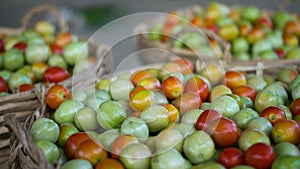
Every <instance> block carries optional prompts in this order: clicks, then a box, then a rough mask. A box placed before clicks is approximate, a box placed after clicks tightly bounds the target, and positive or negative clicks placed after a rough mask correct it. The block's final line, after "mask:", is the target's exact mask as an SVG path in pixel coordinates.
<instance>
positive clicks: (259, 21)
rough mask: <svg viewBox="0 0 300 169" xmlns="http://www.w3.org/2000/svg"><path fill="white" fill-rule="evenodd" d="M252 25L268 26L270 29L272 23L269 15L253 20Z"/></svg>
mask: <svg viewBox="0 0 300 169" xmlns="http://www.w3.org/2000/svg"><path fill="white" fill-rule="evenodd" d="M254 27H268V28H270V29H272V28H273V24H272V21H271V19H270V18H269V17H261V18H259V19H257V20H256V21H255V23H254Z"/></svg>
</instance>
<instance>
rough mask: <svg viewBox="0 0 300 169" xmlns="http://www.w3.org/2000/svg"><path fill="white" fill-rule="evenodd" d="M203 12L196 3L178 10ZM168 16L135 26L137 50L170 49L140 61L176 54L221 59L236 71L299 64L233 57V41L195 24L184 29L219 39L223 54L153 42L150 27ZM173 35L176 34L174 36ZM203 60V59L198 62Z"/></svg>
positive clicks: (298, 61) (156, 60) (157, 60)
mask: <svg viewBox="0 0 300 169" xmlns="http://www.w3.org/2000/svg"><path fill="white" fill-rule="evenodd" d="M290 1H291V0H285V1H283V2H282V3H281V4H279V6H278V9H279V10H283V9H284V8H285V7H286V6H287V5H289V4H290ZM201 11H203V8H202V7H201V6H198V5H193V6H191V7H188V8H182V9H178V10H176V12H177V13H178V14H179V15H184V16H192V15H193V14H194V13H199V12H201ZM264 12H265V13H267V14H271V13H272V12H273V11H269V10H264ZM165 17H166V15H163V16H162V17H157V18H151V19H150V20H148V21H145V22H144V23H141V24H139V25H137V26H136V27H135V29H134V33H135V34H136V36H135V47H136V51H139V50H144V49H149V48H156V49H163V50H167V51H169V52H164V53H163V54H161V53H162V52H161V53H160V55H157V54H156V53H154V52H155V50H152V51H149V52H141V54H140V57H141V60H142V61H143V62H144V63H145V64H149V63H161V62H165V61H169V59H170V58H171V57H170V55H173V56H177V57H183V58H188V59H192V60H196V61H197V60H198V62H214V61H221V62H222V64H223V65H224V68H225V69H233V70H249V71H250V70H252V71H255V70H258V69H260V70H261V69H266V68H267V69H270V68H271V67H275V68H276V67H277V68H278V66H279V67H280V66H288V65H290V66H293V65H300V59H278V60H263V59H252V60H250V61H239V60H234V59H233V58H232V55H231V49H230V48H231V46H230V43H229V42H227V41H225V40H224V39H222V38H221V37H219V36H218V35H216V34H214V33H212V32H211V31H209V30H205V29H199V28H196V27H195V26H192V25H191V26H189V27H187V28H184V30H183V31H181V32H179V33H183V32H195V33H202V34H204V35H205V36H207V37H208V38H210V39H214V40H216V41H217V42H218V43H219V44H220V45H221V47H222V51H223V54H224V57H221V58H219V57H207V56H203V55H202V54H201V53H199V52H198V53H196V52H193V51H191V50H188V49H179V48H174V47H173V46H172V45H170V44H165V43H162V42H160V41H153V40H151V39H150V37H149V29H150V28H151V27H153V26H154V25H155V24H157V23H162V22H163V21H164V20H165ZM171 36H172V37H175V38H176V36H177V35H171ZM199 60H200V61H199ZM256 73H257V74H262V72H261V71H256Z"/></svg>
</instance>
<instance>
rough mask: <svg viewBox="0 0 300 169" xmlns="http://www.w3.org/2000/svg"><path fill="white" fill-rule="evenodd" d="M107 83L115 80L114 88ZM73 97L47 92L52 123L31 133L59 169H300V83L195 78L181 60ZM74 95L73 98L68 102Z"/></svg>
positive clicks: (229, 74) (290, 76) (212, 75)
mask: <svg viewBox="0 0 300 169" xmlns="http://www.w3.org/2000/svg"><path fill="white" fill-rule="evenodd" d="M112 79H113V80H112ZM112 79H102V80H100V81H99V82H98V83H97V84H96V85H95V87H94V88H91V89H87V90H86V91H79V90H74V91H72V92H70V91H69V90H68V89H67V88H65V87H64V86H61V85H55V86H53V87H52V88H51V89H50V90H49V91H48V93H47V96H46V101H47V104H48V106H49V107H51V108H52V109H53V110H54V113H53V114H52V115H51V118H40V119H38V120H36V121H35V122H34V123H33V125H32V127H31V130H30V134H31V136H32V138H33V140H34V141H35V142H36V144H37V145H38V147H39V148H41V150H42V152H43V153H44V155H45V157H46V160H48V162H49V163H51V164H53V165H61V168H62V169H76V168H80V169H82V168H87V169H93V168H96V169H100V168H101V169H102V168H109V167H115V168H120V169H121V168H139V169H141V168H158V169H159V168H162V169H163V168H218V169H224V168H234V169H245V168H247V169H248V168H249V169H251V168H256V169H268V168H272V169H281V168H299V167H300V150H299V148H300V93H299V91H300V90H299V87H300V75H299V74H298V72H297V71H296V70H295V69H293V68H290V67H285V68H282V69H280V71H279V73H278V75H277V77H274V76H264V77H258V76H256V75H254V74H251V73H248V74H247V73H246V72H238V71H224V70H223V69H222V68H221V67H220V66H219V65H216V64H209V65H207V66H206V67H205V68H203V69H202V70H200V71H198V72H195V71H194V66H193V64H192V62H191V61H189V60H187V59H177V60H174V61H172V62H169V63H165V64H163V65H162V66H161V67H159V68H156V67H151V68H145V69H141V70H137V71H135V72H125V73H121V74H118V75H117V77H114V78H112ZM71 95H72V96H71Z"/></svg>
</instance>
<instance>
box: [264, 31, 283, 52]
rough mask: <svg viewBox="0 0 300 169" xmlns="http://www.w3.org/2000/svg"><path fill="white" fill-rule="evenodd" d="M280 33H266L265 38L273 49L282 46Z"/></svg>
mask: <svg viewBox="0 0 300 169" xmlns="http://www.w3.org/2000/svg"><path fill="white" fill-rule="evenodd" d="M281 36H282V35H281V34H280V33H270V34H269V35H267V37H266V40H267V41H268V42H270V44H271V46H272V48H273V49H277V48H280V47H282V46H283V39H282V38H281Z"/></svg>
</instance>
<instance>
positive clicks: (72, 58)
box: [63, 42, 89, 66]
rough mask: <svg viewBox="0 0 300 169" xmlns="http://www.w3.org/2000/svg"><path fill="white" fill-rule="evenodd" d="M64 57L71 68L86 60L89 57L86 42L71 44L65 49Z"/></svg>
mask: <svg viewBox="0 0 300 169" xmlns="http://www.w3.org/2000/svg"><path fill="white" fill-rule="evenodd" d="M63 56H64V58H65V60H66V62H67V63H68V64H69V65H70V66H74V65H75V64H76V63H77V62H79V61H82V60H86V59H87V58H88V56H89V48H88V45H87V43H85V42H71V43H69V44H68V45H67V46H66V47H65V48H64V53H63Z"/></svg>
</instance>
